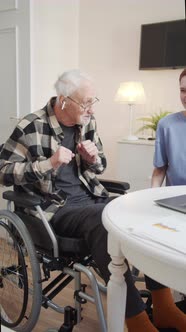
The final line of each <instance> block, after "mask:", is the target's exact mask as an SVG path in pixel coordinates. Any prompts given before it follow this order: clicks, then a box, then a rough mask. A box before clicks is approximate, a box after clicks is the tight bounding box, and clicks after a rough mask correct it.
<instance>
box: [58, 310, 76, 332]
mask: <svg viewBox="0 0 186 332" xmlns="http://www.w3.org/2000/svg"><path fill="white" fill-rule="evenodd" d="M76 324H77V310H76V309H74V308H72V307H70V306H67V307H65V312H64V323H63V325H62V326H61V327H60V329H59V332H71V331H72V330H73V327H74V325H76Z"/></svg>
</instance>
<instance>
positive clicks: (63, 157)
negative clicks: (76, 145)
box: [50, 146, 75, 169]
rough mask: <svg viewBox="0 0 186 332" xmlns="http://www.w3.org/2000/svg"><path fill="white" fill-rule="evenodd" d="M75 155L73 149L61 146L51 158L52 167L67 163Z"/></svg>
mask: <svg viewBox="0 0 186 332" xmlns="http://www.w3.org/2000/svg"><path fill="white" fill-rule="evenodd" d="M74 156H75V154H74V153H72V151H71V150H69V149H66V148H64V147H63V146H60V148H59V149H58V150H57V151H56V152H55V153H54V154H53V155H52V157H51V158H50V161H51V164H52V167H53V168H54V169H56V168H58V167H59V166H61V165H67V164H69V162H70V161H71V160H72V158H73V157H74Z"/></svg>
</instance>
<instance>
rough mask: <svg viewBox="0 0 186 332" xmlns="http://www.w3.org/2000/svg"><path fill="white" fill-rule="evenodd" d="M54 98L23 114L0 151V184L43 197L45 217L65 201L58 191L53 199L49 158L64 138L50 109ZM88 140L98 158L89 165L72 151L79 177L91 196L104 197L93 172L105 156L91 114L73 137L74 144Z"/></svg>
mask: <svg viewBox="0 0 186 332" xmlns="http://www.w3.org/2000/svg"><path fill="white" fill-rule="evenodd" d="M55 101H56V97H53V98H51V99H50V101H49V102H48V104H47V105H46V106H45V107H44V108H43V109H41V110H39V111H37V112H34V113H30V114H28V115H27V116H25V117H24V118H23V119H22V120H21V121H20V122H19V123H18V124H17V126H16V128H15V129H14V131H13V133H12V135H11V136H10V138H9V139H8V140H7V142H6V143H5V144H4V146H3V149H2V151H1V154H0V183H1V184H3V185H5V186H12V185H14V188H15V190H16V191H18V192H31V193H32V194H33V193H35V194H39V195H41V196H42V198H43V199H44V204H43V206H42V207H43V208H44V212H45V215H46V217H47V219H48V220H49V219H51V217H52V216H53V215H54V213H55V212H56V211H57V209H58V208H59V207H60V206H62V205H64V204H65V200H66V198H65V197H64V195H61V194H60V193H57V197H58V200H57V201H56V200H55V199H53V197H55V194H56V192H55V178H56V173H57V172H56V170H54V169H53V168H52V165H51V161H50V157H51V155H52V154H54V153H55V152H56V151H57V149H58V148H59V147H60V145H61V142H62V140H63V138H64V134H63V131H62V128H61V126H60V125H59V122H58V121H57V119H56V116H55V114H54V111H53V105H54V104H55ZM88 139H89V140H91V141H93V142H94V143H95V145H96V146H97V149H98V161H97V163H96V164H94V165H90V164H88V163H86V162H85V161H84V160H83V159H82V158H81V156H80V155H79V154H78V153H77V152H76V154H75V158H76V163H77V167H78V176H79V179H80V180H81V181H82V183H83V184H84V185H85V186H86V188H87V189H88V190H89V191H90V192H91V193H92V194H93V195H94V196H99V197H104V196H108V192H107V190H106V189H105V188H104V187H103V186H102V185H101V184H100V182H99V181H98V179H97V178H96V175H95V174H101V173H102V172H103V171H104V169H105V167H106V158H105V156H104V153H103V149H102V143H101V140H100V138H99V136H98V133H97V130H96V121H95V118H94V117H93V116H92V117H91V121H90V123H89V124H88V125H87V126H78V130H77V134H76V138H75V140H76V144H78V143H79V142H80V141H83V140H88ZM29 213H34V212H33V211H29ZM34 214H36V213H34Z"/></svg>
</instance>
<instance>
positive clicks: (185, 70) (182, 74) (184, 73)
mask: <svg viewBox="0 0 186 332" xmlns="http://www.w3.org/2000/svg"><path fill="white" fill-rule="evenodd" d="M183 76H186V68H185V69H184V70H183V71H182V72H181V74H180V77H179V82H181V79H182V77H183Z"/></svg>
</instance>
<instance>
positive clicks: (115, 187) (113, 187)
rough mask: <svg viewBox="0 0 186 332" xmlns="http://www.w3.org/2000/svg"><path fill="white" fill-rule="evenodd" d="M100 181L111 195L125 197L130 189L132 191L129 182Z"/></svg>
mask: <svg viewBox="0 0 186 332" xmlns="http://www.w3.org/2000/svg"><path fill="white" fill-rule="evenodd" d="M99 181H100V183H101V184H102V185H103V186H104V187H105V188H106V189H107V190H108V191H109V192H111V193H115V194H120V195H123V194H125V193H126V191H127V190H128V189H130V185H129V183H127V182H122V181H110V180H104V179H100V180H99Z"/></svg>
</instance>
